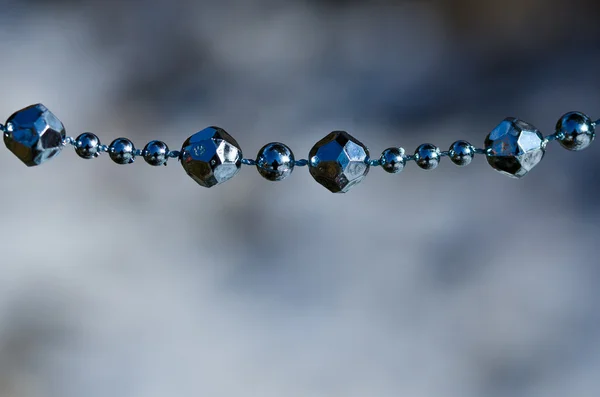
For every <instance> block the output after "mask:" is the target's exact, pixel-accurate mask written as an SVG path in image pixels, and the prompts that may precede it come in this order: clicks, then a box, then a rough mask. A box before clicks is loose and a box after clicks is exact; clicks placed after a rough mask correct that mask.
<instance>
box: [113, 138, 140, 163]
mask: <svg viewBox="0 0 600 397" xmlns="http://www.w3.org/2000/svg"><path fill="white" fill-rule="evenodd" d="M108 155H109V156H110V158H111V159H112V161H114V162H115V163H117V164H131V163H133V161H134V160H135V147H134V146H133V142H131V141H130V140H129V139H127V138H117V139H115V140H114V141H112V142H111V144H110V145H109V146H108Z"/></svg>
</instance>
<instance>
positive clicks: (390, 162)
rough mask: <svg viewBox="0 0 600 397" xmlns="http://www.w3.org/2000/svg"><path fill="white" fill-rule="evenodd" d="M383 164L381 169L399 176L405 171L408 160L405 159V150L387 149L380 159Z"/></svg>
mask: <svg viewBox="0 0 600 397" xmlns="http://www.w3.org/2000/svg"><path fill="white" fill-rule="evenodd" d="M379 162H380V163H381V167H382V168H383V169H384V171H386V172H389V173H390V174H397V173H399V172H400V171H402V170H403V169H404V166H405V165H406V159H405V158H404V149H402V148H397V147H391V148H387V149H385V150H384V151H383V152H382V153H381V158H380V159H379Z"/></svg>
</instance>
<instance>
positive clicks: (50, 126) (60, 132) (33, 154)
mask: <svg viewBox="0 0 600 397" xmlns="http://www.w3.org/2000/svg"><path fill="white" fill-rule="evenodd" d="M65 137H66V134H65V127H64V126H63V124H62V123H61V122H60V120H59V119H58V118H56V116H55V115H54V114H53V113H52V112H51V111H49V110H48V109H47V108H46V107H45V106H44V105H42V104H41V103H40V104H37V105H31V106H28V107H26V108H24V109H21V110H19V111H18V112H15V113H13V115H12V116H10V117H9V118H8V120H7V121H6V126H5V127H4V143H5V144H6V147H7V148H8V150H10V151H11V152H13V154H14V155H15V156H17V157H18V158H19V160H21V161H22V162H23V163H25V165H27V166H28V167H32V166H35V165H40V164H42V163H43V162H45V161H47V160H50V159H51V158H52V157H54V156H56V155H58V154H59V153H60V151H61V150H62V147H63V140H64V139H65Z"/></svg>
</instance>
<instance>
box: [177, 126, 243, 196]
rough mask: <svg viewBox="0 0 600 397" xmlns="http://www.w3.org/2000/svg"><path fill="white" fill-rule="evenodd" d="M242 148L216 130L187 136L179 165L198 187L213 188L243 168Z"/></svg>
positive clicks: (211, 129) (207, 130)
mask: <svg viewBox="0 0 600 397" xmlns="http://www.w3.org/2000/svg"><path fill="white" fill-rule="evenodd" d="M242 158H243V156H242V149H240V146H239V144H238V143H237V141H236V140H235V139H233V137H232V136H231V135H229V134H228V133H227V132H226V131H225V130H224V129H222V128H219V127H208V128H205V129H203V130H202V131H200V132H197V133H196V134H194V135H192V136H191V137H189V138H188V139H187V140H186V141H185V142H184V143H183V146H182V148H181V165H182V166H183V169H184V170H185V172H186V173H187V174H188V175H189V176H190V177H191V178H192V179H193V180H195V181H196V182H197V183H198V184H199V185H201V186H204V187H212V186H215V185H217V184H220V183H223V182H225V181H227V180H229V179H231V178H232V177H233V176H234V175H235V174H237V173H238V171H239V170H240V168H241V166H242Z"/></svg>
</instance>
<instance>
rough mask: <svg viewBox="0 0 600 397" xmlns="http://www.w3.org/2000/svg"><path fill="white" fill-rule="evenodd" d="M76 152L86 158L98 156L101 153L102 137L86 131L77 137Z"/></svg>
mask: <svg viewBox="0 0 600 397" xmlns="http://www.w3.org/2000/svg"><path fill="white" fill-rule="evenodd" d="M75 153H77V155H78V156H79V157H81V158H84V159H92V158H94V157H98V156H99V155H100V139H99V138H98V137H97V136H96V135H95V134H92V133H91V132H84V133H83V134H81V135H79V136H78V137H77V138H75Z"/></svg>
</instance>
